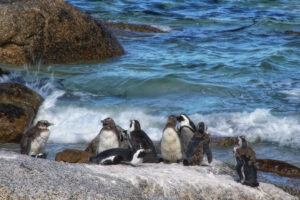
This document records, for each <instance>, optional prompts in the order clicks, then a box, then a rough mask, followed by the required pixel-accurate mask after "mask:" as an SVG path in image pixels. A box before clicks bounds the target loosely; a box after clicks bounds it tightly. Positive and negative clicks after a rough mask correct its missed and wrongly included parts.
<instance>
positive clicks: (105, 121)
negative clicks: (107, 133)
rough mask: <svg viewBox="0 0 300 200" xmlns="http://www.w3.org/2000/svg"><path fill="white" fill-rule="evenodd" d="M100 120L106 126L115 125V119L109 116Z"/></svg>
mask: <svg viewBox="0 0 300 200" xmlns="http://www.w3.org/2000/svg"><path fill="white" fill-rule="evenodd" d="M101 122H102V125H103V126H108V127H111V128H114V127H116V124H115V121H114V120H113V119H112V118H110V117H107V118H105V119H104V120H101Z"/></svg>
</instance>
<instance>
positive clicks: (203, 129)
mask: <svg viewBox="0 0 300 200" xmlns="http://www.w3.org/2000/svg"><path fill="white" fill-rule="evenodd" d="M197 130H198V132H199V133H200V135H201V139H202V143H203V154H205V155H206V157H207V161H208V163H211V162H212V159H213V156H212V151H211V148H210V141H211V139H210V134H208V133H207V126H206V125H205V124H204V122H199V123H198V125H197Z"/></svg>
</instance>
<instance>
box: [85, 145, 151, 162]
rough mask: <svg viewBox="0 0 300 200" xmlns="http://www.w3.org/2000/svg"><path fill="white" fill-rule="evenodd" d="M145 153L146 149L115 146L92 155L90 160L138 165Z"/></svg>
mask: <svg viewBox="0 0 300 200" xmlns="http://www.w3.org/2000/svg"><path fill="white" fill-rule="evenodd" d="M145 155H146V150H145V149H132V148H130V147H129V148H127V149H124V148H113V149H108V150H105V151H102V152H101V153H99V154H98V155H97V156H93V157H90V158H89V162H91V163H96V164H102V165H113V164H128V165H132V166H137V165H138V164H140V163H142V162H143V158H144V157H145Z"/></svg>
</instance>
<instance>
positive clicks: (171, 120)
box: [160, 115, 182, 162]
mask: <svg viewBox="0 0 300 200" xmlns="http://www.w3.org/2000/svg"><path fill="white" fill-rule="evenodd" d="M160 149H161V154H162V157H163V160H164V161H165V162H180V161H181V159H182V152H181V143H180V138H179V132H178V130H177V120H176V117H175V116H174V115H170V116H169V117H168V121H167V124H166V126H165V128H164V130H163V134H162V138H161V142H160Z"/></svg>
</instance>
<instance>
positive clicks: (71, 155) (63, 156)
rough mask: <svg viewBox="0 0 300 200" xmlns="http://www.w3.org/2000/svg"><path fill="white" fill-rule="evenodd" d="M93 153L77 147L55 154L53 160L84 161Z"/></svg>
mask: <svg viewBox="0 0 300 200" xmlns="http://www.w3.org/2000/svg"><path fill="white" fill-rule="evenodd" d="M91 156H94V154H92V153H89V152H86V151H81V150H77V149H66V150H64V151H62V152H59V153H57V154H56V157H55V161H63V162H68V163H84V162H86V161H87V160H88V158H89V157H91Z"/></svg>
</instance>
